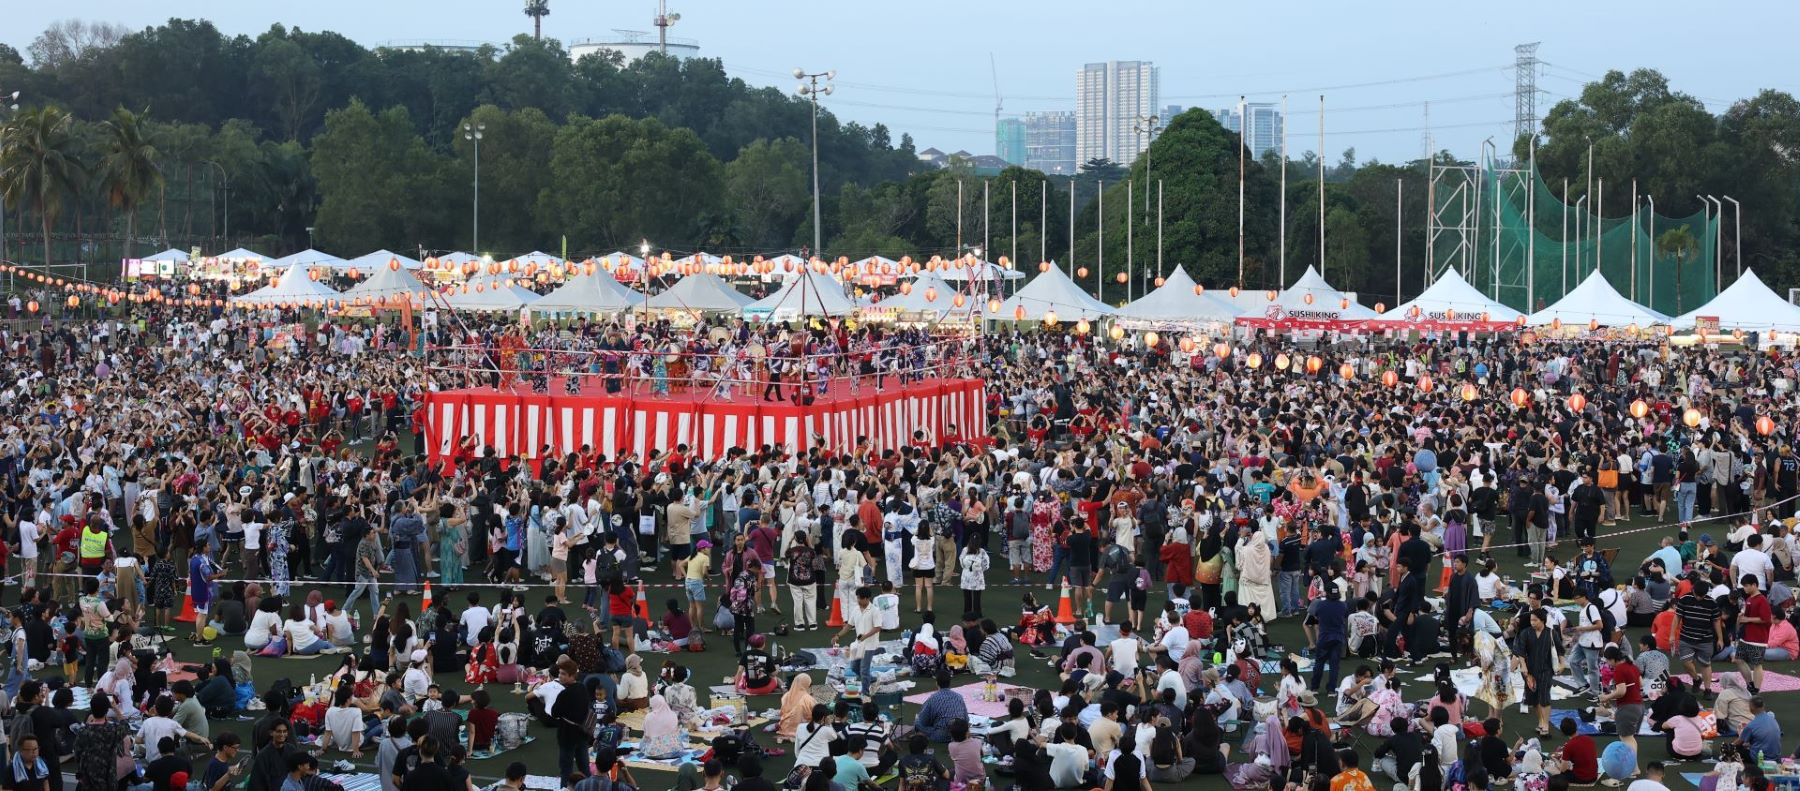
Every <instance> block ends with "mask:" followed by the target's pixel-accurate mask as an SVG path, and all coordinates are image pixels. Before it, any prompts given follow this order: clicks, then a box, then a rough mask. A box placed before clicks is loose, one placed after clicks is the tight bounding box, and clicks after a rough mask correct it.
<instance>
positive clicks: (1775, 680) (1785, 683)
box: [1670, 670, 1800, 692]
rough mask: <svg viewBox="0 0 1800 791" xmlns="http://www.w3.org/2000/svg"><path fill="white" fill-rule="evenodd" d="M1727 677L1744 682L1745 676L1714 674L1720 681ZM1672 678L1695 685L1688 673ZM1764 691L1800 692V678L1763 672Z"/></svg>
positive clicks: (1773, 672) (1769, 671)
mask: <svg viewBox="0 0 1800 791" xmlns="http://www.w3.org/2000/svg"><path fill="white" fill-rule="evenodd" d="M1726 676H1736V677H1737V678H1738V679H1739V680H1740V681H1741V680H1743V676H1741V675H1738V674H1737V673H1735V672H1731V673H1714V674H1713V679H1714V680H1720V679H1723V678H1725V677H1726ZM1670 678H1679V679H1681V683H1683V684H1692V683H1694V682H1693V681H1692V680H1691V679H1690V678H1689V677H1688V674H1686V673H1682V674H1681V675H1676V676H1670ZM1762 691H1763V692H1794V691H1800V677H1795V676H1790V675H1788V674H1786V673H1777V672H1775V671H1772V670H1764V671H1763V683H1762Z"/></svg>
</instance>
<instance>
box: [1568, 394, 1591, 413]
mask: <svg viewBox="0 0 1800 791" xmlns="http://www.w3.org/2000/svg"><path fill="white" fill-rule="evenodd" d="M1568 404H1569V411H1570V412H1580V411H1581V410H1583V409H1586V408H1587V396H1584V395H1582V394H1580V393H1576V394H1574V395H1571V396H1569V401H1568Z"/></svg>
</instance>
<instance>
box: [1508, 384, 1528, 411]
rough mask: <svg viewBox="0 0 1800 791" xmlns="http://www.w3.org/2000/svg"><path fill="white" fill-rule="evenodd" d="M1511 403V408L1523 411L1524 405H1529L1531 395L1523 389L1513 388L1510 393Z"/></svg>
mask: <svg viewBox="0 0 1800 791" xmlns="http://www.w3.org/2000/svg"><path fill="white" fill-rule="evenodd" d="M1512 402H1513V406H1516V407H1518V408H1520V409H1524V408H1525V405H1526V404H1529V403H1531V394H1530V393H1528V392H1526V391H1525V388H1523V387H1515V388H1513V391H1512Z"/></svg>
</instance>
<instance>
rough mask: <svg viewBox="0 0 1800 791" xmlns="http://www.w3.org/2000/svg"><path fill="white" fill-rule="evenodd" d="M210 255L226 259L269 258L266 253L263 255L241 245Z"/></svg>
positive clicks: (254, 259) (259, 259)
mask: <svg viewBox="0 0 1800 791" xmlns="http://www.w3.org/2000/svg"><path fill="white" fill-rule="evenodd" d="M210 257H211V258H218V259H223V260H226V261H267V260H269V257H268V256H266V255H263V254H262V253H259V252H256V251H255V250H249V249H245V248H242V247H239V248H237V249H235V250H228V251H226V252H223V253H220V254H218V255H215V256H210Z"/></svg>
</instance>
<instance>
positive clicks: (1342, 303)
mask: <svg viewBox="0 0 1800 791" xmlns="http://www.w3.org/2000/svg"><path fill="white" fill-rule="evenodd" d="M1349 309H1350V298H1349V297H1345V298H1343V299H1340V300H1338V310H1349Z"/></svg>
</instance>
